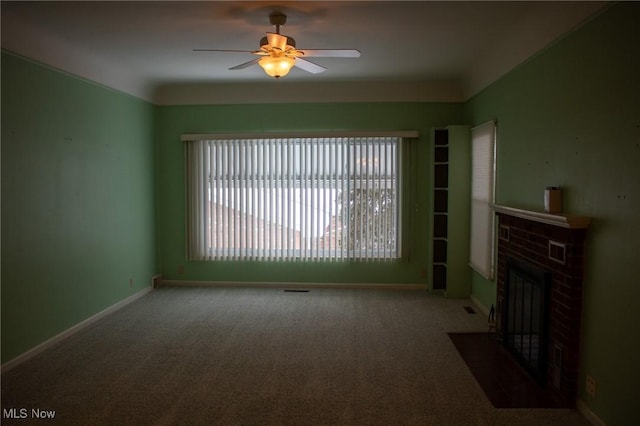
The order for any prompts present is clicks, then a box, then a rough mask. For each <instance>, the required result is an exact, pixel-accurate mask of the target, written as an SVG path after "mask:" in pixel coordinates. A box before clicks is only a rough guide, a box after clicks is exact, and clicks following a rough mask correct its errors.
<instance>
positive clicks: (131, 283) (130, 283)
mask: <svg viewBox="0 0 640 426" xmlns="http://www.w3.org/2000/svg"><path fill="white" fill-rule="evenodd" d="M129 288H133V278H129Z"/></svg>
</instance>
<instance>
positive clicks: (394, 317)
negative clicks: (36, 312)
mask: <svg viewBox="0 0 640 426" xmlns="http://www.w3.org/2000/svg"><path fill="white" fill-rule="evenodd" d="M469 304H470V303H469V301H468V300H466V301H465V300H451V299H445V298H442V297H439V296H430V295H428V294H427V293H425V292H421V291H409V290H363V289H311V290H310V291H309V292H285V291H283V290H282V289H270V288H211V287H161V288H159V289H156V290H155V291H153V292H151V293H150V294H149V295H147V296H145V297H143V298H141V299H139V300H137V301H135V302H133V303H132V304H130V305H127V306H126V307H124V308H123V309H121V310H119V311H117V312H115V313H114V314H111V315H109V316H108V317H106V318H104V319H102V320H100V321H98V322H96V323H93V324H92V325H91V326H89V327H87V328H85V329H83V330H82V331H80V332H79V333H77V334H74V335H73V336H71V337H70V338H68V339H66V340H64V341H62V342H60V343H59V344H58V345H56V346H54V347H52V348H50V349H48V350H46V351H45V352H43V353H41V354H39V355H38V356H36V357H34V358H32V359H30V360H28V361H27V362H24V363H22V364H20V365H18V366H16V367H14V368H13V369H11V370H9V371H8V372H6V373H4V374H3V375H2V408H3V411H4V410H6V409H9V408H18V409H20V408H26V409H27V410H28V413H29V415H28V418H27V419H23V420H11V419H7V418H4V419H3V422H2V424H3V425H4V424H20V425H27V424H63V425H587V424H588V423H587V422H586V421H585V420H584V419H583V418H582V417H581V416H580V414H579V413H577V412H576V411H574V410H570V409H496V408H494V407H493V406H492V404H491V403H490V402H489V400H488V399H487V397H486V396H485V395H484V393H483V391H482V389H481V388H480V386H479V385H478V384H477V382H476V381H475V379H474V377H473V375H472V373H471V372H470V371H469V369H468V367H467V366H466V364H465V363H464V361H463V360H462V358H461V357H460V355H459V354H458V352H457V351H456V348H455V346H454V345H453V343H452V342H451V340H450V339H449V337H448V335H447V333H448V332H474V331H480V332H482V331H486V330H487V328H486V320H485V318H484V317H483V316H482V315H480V314H476V315H473V314H469V313H467V312H466V311H465V310H464V309H463V307H464V306H465V305H469ZM32 409H40V410H55V418H54V420H46V421H45V420H37V419H34V418H30V417H31V410H32Z"/></svg>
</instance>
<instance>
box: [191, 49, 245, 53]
mask: <svg viewBox="0 0 640 426" xmlns="http://www.w3.org/2000/svg"><path fill="white" fill-rule="evenodd" d="M193 51H194V52H236V53H256V52H255V51H254V50H226V49H193Z"/></svg>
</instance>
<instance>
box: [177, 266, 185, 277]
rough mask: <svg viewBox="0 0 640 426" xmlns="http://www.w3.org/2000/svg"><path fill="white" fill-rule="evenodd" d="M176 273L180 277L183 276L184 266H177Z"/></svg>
mask: <svg viewBox="0 0 640 426" xmlns="http://www.w3.org/2000/svg"><path fill="white" fill-rule="evenodd" d="M178 273H179V274H180V275H183V274H184V265H178Z"/></svg>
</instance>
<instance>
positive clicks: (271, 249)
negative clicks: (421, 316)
mask: <svg viewBox="0 0 640 426" xmlns="http://www.w3.org/2000/svg"><path fill="white" fill-rule="evenodd" d="M401 140H402V139H401V138H400V137H313V138H305V137H301V138H269V139H215V140H213V139H212V140H192V141H189V142H187V144H186V156H187V198H188V209H187V210H188V212H189V213H188V242H187V244H188V257H189V259H192V260H222V261H225V260H231V261H237V260H257V261H279V260H287V261H297V260H316V261H317V260H322V261H331V260H339V259H343V260H344V259H359V260H369V259H375V260H378V261H382V260H394V259H398V258H399V257H400V255H401V253H400V247H401V245H400V224H399V218H400V217H401V214H400V193H401V182H400V173H399V171H400V167H401V158H400V157H401V156H400V153H401V149H400V142H401Z"/></svg>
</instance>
